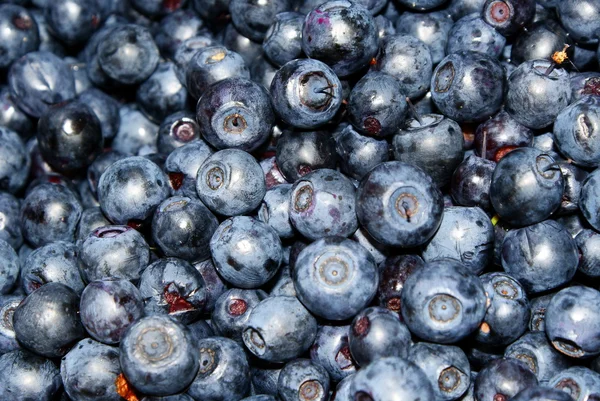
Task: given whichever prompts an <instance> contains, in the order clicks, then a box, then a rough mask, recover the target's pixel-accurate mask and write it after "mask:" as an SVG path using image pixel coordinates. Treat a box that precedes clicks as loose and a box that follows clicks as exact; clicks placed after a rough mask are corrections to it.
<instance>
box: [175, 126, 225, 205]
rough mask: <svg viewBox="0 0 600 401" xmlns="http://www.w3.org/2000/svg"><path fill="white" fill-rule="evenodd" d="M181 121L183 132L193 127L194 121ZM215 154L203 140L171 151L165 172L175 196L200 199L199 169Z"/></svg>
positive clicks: (176, 129) (194, 141)
mask: <svg viewBox="0 0 600 401" xmlns="http://www.w3.org/2000/svg"><path fill="white" fill-rule="evenodd" d="M179 121H181V122H182V124H181V130H187V129H188V128H190V127H193V126H192V121H193V120H190V121H186V120H185V119H181V120H179ZM176 124H177V123H175V125H176ZM194 124H195V122H194ZM196 128H197V127H196ZM173 131H177V132H178V131H179V128H177V127H174V128H173ZM213 153H214V151H213V150H212V149H211V147H210V146H208V145H207V144H206V142H204V141H202V140H193V141H191V142H190V143H188V144H185V145H183V146H181V147H178V148H176V149H174V150H173V151H169V156H167V160H166V161H165V172H166V173H167V175H168V176H169V181H170V183H171V188H172V189H173V191H172V192H173V195H176V196H187V197H190V198H197V197H198V192H196V176H197V174H198V169H199V168H200V166H201V165H202V163H204V161H205V160H206V159H207V158H208V157H209V156H210V155H212V154H213Z"/></svg>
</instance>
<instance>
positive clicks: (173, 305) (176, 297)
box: [138, 258, 206, 324]
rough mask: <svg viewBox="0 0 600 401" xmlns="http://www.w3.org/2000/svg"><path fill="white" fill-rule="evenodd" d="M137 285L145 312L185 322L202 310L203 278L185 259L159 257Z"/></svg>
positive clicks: (203, 302)
mask: <svg viewBox="0 0 600 401" xmlns="http://www.w3.org/2000/svg"><path fill="white" fill-rule="evenodd" d="M138 288H139V289H140V295H141V297H142V299H143V300H144V312H145V314H146V315H147V316H150V315H169V317H172V318H173V319H175V320H177V321H179V322H181V323H184V324H187V323H191V322H193V321H194V320H197V319H198V318H199V317H200V314H201V313H202V312H203V311H204V304H205V302H206V292H205V290H204V278H203V277H202V275H201V274H200V273H199V272H198V271H197V270H196V269H195V268H194V266H192V264H191V263H188V262H186V261H185V260H181V259H177V258H162V259H158V260H157V261H156V262H154V263H152V264H150V265H149V266H148V267H147V268H146V269H145V270H144V272H143V273H142V275H141V277H140V282H139V284H138Z"/></svg>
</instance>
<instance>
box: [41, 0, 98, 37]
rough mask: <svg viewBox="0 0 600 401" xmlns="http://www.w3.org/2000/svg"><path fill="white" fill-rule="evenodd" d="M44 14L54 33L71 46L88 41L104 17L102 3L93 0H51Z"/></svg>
mask: <svg viewBox="0 0 600 401" xmlns="http://www.w3.org/2000/svg"><path fill="white" fill-rule="evenodd" d="M44 15H45V17H46V21H47V23H48V28H49V30H50V32H51V33H52V35H54V36H56V37H57V38H58V39H60V40H61V41H62V42H63V43H65V44H67V45H70V46H73V45H78V44H81V43H84V42H85V41H87V40H88V39H89V38H90V36H92V34H93V33H94V31H95V30H96V29H97V28H98V26H99V25H100V23H101V17H102V16H101V15H100V3H97V2H95V1H93V0H64V1H49V2H48V3H47V5H46V8H45V9H44Z"/></svg>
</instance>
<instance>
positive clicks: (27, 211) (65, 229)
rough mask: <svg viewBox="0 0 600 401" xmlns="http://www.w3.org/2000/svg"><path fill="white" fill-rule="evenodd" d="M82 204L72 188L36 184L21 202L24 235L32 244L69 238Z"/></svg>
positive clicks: (38, 244)
mask: <svg viewBox="0 0 600 401" xmlns="http://www.w3.org/2000/svg"><path fill="white" fill-rule="evenodd" d="M82 211H83V208H82V207H81V204H80V203H79V200H78V199H77V197H76V196H75V194H74V193H73V192H71V190H70V189H68V188H67V187H65V186H63V185H60V184H50V183H44V184H41V185H38V186H36V187H35V188H34V189H33V190H32V191H31V192H30V193H29V194H28V195H27V196H26V197H25V200H24V201H23V203H22V204H21V230H22V232H23V237H24V238H25V239H26V240H27V241H28V242H29V243H31V244H32V245H34V246H36V247H37V246H41V245H44V244H47V243H50V242H52V241H68V242H72V241H73V240H74V236H75V230H76V229H77V223H78V222H79V217H80V216H81V212H82Z"/></svg>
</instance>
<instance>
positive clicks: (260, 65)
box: [250, 57, 279, 90]
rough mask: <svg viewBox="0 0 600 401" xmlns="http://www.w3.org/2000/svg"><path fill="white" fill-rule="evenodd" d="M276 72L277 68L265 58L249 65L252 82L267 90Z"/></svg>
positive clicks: (260, 58)
mask: <svg viewBox="0 0 600 401" xmlns="http://www.w3.org/2000/svg"><path fill="white" fill-rule="evenodd" d="M278 70H279V68H277V67H275V66H274V65H273V64H271V63H270V62H269V60H267V59H266V58H265V57H259V58H257V59H255V60H254V61H253V62H252V64H250V77H251V78H252V80H253V81H254V82H256V83H258V84H261V85H262V86H264V87H265V88H266V89H267V90H269V88H271V83H273V78H274V77H275V73H276V72H277V71H278Z"/></svg>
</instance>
